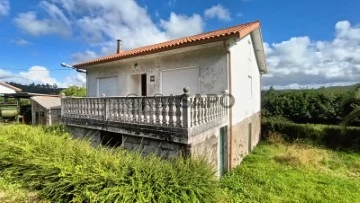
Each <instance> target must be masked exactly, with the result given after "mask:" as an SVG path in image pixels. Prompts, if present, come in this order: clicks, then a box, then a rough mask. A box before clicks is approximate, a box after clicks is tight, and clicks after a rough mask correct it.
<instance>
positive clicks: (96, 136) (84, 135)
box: [66, 126, 101, 146]
mask: <svg viewBox="0 0 360 203" xmlns="http://www.w3.org/2000/svg"><path fill="white" fill-rule="evenodd" d="M66 128H67V130H68V131H69V133H70V134H71V135H72V136H73V137H74V138H76V139H89V140H90V141H91V143H92V145H93V146H97V145H100V144H101V139H100V132H99V131H98V130H92V129H88V128H80V127H73V126H67V127H66Z"/></svg>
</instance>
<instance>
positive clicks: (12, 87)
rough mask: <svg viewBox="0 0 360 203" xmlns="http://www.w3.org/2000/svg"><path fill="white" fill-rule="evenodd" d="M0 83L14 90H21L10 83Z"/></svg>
mask: <svg viewBox="0 0 360 203" xmlns="http://www.w3.org/2000/svg"><path fill="white" fill-rule="evenodd" d="M0 85H2V86H4V87H7V88H10V89H12V90H14V91H15V92H21V91H22V90H21V89H20V88H17V87H14V86H12V85H9V84H7V83H5V82H0Z"/></svg>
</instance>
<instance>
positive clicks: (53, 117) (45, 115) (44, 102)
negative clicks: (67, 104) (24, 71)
mask: <svg viewBox="0 0 360 203" xmlns="http://www.w3.org/2000/svg"><path fill="white" fill-rule="evenodd" d="M30 99H31V112H32V113H31V117H32V122H31V123H32V124H33V125H46V126H51V125H57V124H60V121H61V100H60V97H59V96H33V97H31V98H30Z"/></svg>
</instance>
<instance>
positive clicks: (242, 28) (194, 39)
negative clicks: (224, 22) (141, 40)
mask: <svg viewBox="0 0 360 203" xmlns="http://www.w3.org/2000/svg"><path fill="white" fill-rule="evenodd" d="M258 27H260V22H259V21H255V22H250V23H245V24H241V25H237V26H233V27H229V28H224V29H220V30H215V31H211V32H206V33H202V34H198V35H194V36H189V37H183V38H179V39H174V40H170V41H167V42H162V43H159V44H154V45H150V46H144V47H140V48H136V49H132V50H129V51H122V52H121V53H119V54H113V55H109V56H105V57H102V58H98V59H95V60H92V61H88V62H84V63H80V64H76V65H74V67H85V66H87V65H93V64H98V63H104V62H110V61H116V60H119V59H124V58H130V57H134V56H139V55H146V54H152V53H157V52H162V51H167V50H171V49H176V48H181V47H186V46H192V45H198V44H206V43H210V42H216V41H221V40H223V39H227V38H229V37H239V38H243V37H244V36H246V35H247V34H249V33H250V32H251V31H253V30H255V29H257V28H258Z"/></svg>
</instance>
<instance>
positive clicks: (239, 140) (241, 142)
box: [231, 112, 261, 167]
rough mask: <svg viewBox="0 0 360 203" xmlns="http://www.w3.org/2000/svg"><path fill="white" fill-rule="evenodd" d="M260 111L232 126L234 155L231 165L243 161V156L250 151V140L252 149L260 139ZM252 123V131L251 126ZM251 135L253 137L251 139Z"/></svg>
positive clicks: (233, 165)
mask: <svg viewBox="0 0 360 203" xmlns="http://www.w3.org/2000/svg"><path fill="white" fill-rule="evenodd" d="M260 116H261V115H260V112H259V113H256V114H253V115H252V116H250V117H247V118H245V119H244V120H242V121H241V122H239V123H236V124H235V125H233V127H232V134H233V135H232V153H231V154H232V156H231V159H232V160H231V166H232V167H235V166H237V165H239V164H240V163H241V161H242V160H243V158H244V157H245V156H246V155H247V154H249V153H250V151H249V149H250V146H249V144H250V143H249V142H251V149H253V148H254V146H256V145H257V143H258V142H259V141H260V129H261V122H260ZM249 124H251V132H249V131H250V128H249ZM249 135H251V139H249Z"/></svg>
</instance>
